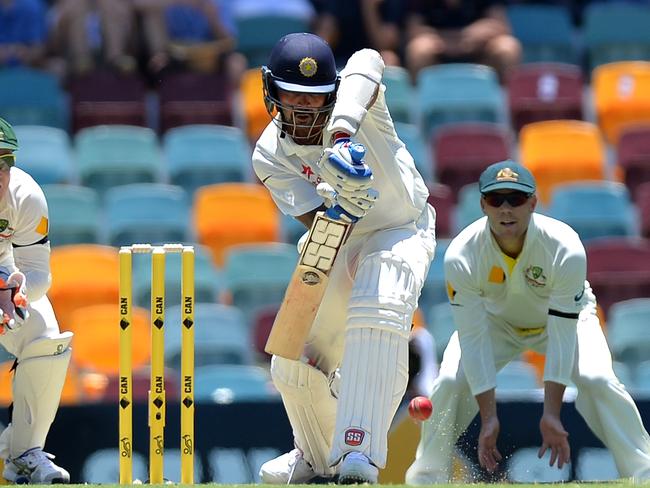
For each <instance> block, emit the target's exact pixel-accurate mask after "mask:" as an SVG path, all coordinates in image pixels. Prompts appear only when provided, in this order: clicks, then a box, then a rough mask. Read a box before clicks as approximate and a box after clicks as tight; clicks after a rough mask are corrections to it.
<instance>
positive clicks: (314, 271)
mask: <svg viewBox="0 0 650 488" xmlns="http://www.w3.org/2000/svg"><path fill="white" fill-rule="evenodd" d="M350 227H351V224H349V223H346V222H342V221H340V220H334V219H331V218H329V217H327V216H325V215H324V214H323V213H322V212H319V213H318V214H317V215H316V218H315V219H314V223H313V224H312V226H311V229H310V231H309V236H308V237H307V242H306V243H305V246H304V247H303V249H302V253H301V254H300V259H299V260H298V265H297V266H296V270H295V271H294V273H293V276H292V277H291V281H290V283H289V286H288V287H287V291H286V293H285V295H284V300H283V301H282V305H281V306H280V310H279V311H278V314H277V315H276V317H275V322H274V323H273V328H272V329H271V334H270V335H269V338H268V340H267V342H266V347H265V350H266V352H268V353H269V354H275V355H278V356H282V357H285V358H287V359H300V356H301V355H302V350H303V347H304V345H305V340H306V339H307V336H308V334H309V331H310V330H311V326H312V323H313V322H314V318H315V317H316V314H317V313H318V309H319V307H320V303H321V301H322V299H323V295H324V294H325V290H326V288H327V283H328V281H329V273H330V271H331V270H332V266H333V265H334V260H335V259H336V256H337V254H338V252H339V250H340V249H341V246H342V245H343V244H344V243H345V239H346V238H347V236H348V233H349V230H350Z"/></svg>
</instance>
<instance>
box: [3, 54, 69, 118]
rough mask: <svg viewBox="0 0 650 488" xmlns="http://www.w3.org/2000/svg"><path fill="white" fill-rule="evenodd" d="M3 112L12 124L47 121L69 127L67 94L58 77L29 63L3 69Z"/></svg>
mask: <svg viewBox="0 0 650 488" xmlns="http://www.w3.org/2000/svg"><path fill="white" fill-rule="evenodd" d="M0 86H4V87H11V89H6V90H3V91H2V93H0V114H2V118H4V119H6V120H7V121H8V122H9V123H10V124H12V125H47V126H50V127H57V128H59V129H64V130H67V129H68V125H69V111H68V106H67V103H66V95H65V92H64V91H63V89H62V88H61V87H60V86H59V83H58V81H57V79H56V77H55V76H54V75H53V74H51V73H48V72H45V71H40V70H35V69H30V68H26V67H14V68H9V67H5V68H3V69H2V70H0Z"/></svg>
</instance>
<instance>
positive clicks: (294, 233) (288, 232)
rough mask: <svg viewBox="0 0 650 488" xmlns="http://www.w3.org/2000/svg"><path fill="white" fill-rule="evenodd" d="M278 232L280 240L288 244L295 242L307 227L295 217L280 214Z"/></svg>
mask: <svg viewBox="0 0 650 488" xmlns="http://www.w3.org/2000/svg"><path fill="white" fill-rule="evenodd" d="M280 228H281V230H280V233H281V236H282V239H281V240H282V242H288V243H289V244H297V243H298V239H300V237H301V236H302V235H303V234H304V233H305V232H307V227H305V225H304V224H303V223H302V222H300V221H299V220H298V219H296V218H295V217H291V216H290V215H285V214H281V215H280Z"/></svg>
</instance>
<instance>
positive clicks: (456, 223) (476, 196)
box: [436, 183, 484, 252]
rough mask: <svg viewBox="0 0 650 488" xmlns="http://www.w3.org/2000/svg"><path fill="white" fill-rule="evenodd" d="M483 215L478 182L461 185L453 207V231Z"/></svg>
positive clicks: (457, 230) (456, 231)
mask: <svg viewBox="0 0 650 488" xmlns="http://www.w3.org/2000/svg"><path fill="white" fill-rule="evenodd" d="M483 215H484V214H483V210H482V209H481V192H479V191H478V183H472V184H470V185H465V186H463V187H462V188H461V189H460V191H459V192H458V204H457V205H456V208H455V209H454V217H453V228H454V232H455V233H456V234H457V233H458V232H460V231H461V230H463V229H464V228H465V227H467V226H468V225H469V224H471V223H472V222H474V221H475V220H477V219H480V218H481V217H483ZM436 252H437V251H436Z"/></svg>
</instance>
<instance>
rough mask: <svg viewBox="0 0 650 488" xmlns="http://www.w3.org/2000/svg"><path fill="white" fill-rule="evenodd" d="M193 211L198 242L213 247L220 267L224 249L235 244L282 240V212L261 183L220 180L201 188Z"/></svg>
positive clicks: (197, 192) (216, 262)
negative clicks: (222, 181)
mask: <svg viewBox="0 0 650 488" xmlns="http://www.w3.org/2000/svg"><path fill="white" fill-rule="evenodd" d="M193 212H194V225H195V227H196V234H197V237H198V241H199V242H200V243H201V244H203V245H205V246H207V247H209V248H210V249H212V253H213V256H214V260H215V264H216V265H217V266H219V267H221V266H222V265H223V262H224V253H225V250H226V249H227V248H228V247H230V246H232V245H233V244H242V243H247V242H274V241H279V240H280V212H279V211H278V209H277V208H276V206H275V203H273V200H272V199H271V195H270V194H269V192H268V191H267V189H266V188H264V187H263V186H262V185H258V184H255V183H218V184H215V185H206V186H203V187H200V188H199V189H198V190H197V191H196V194H195V199H194V206H193Z"/></svg>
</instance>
